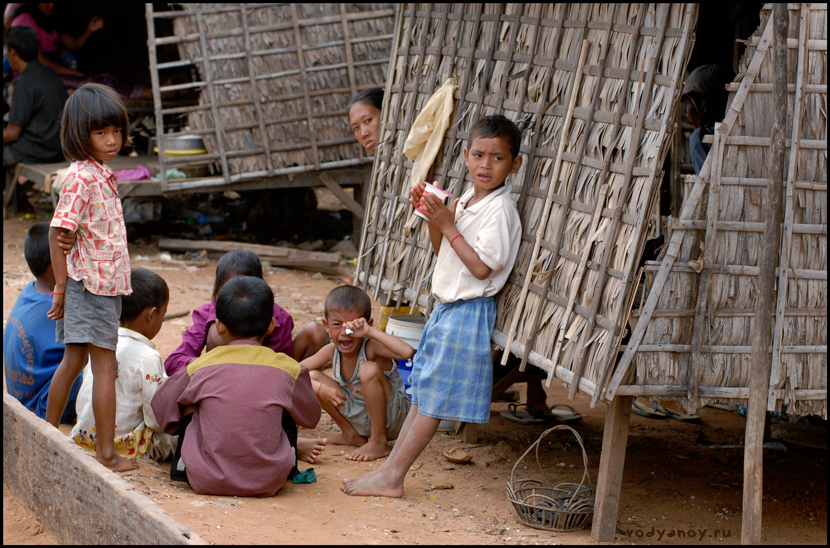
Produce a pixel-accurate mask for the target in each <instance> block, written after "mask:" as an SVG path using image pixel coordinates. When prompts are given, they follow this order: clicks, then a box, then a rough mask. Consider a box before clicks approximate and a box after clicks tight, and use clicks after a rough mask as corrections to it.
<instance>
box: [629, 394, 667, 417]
mask: <svg viewBox="0 0 830 548" xmlns="http://www.w3.org/2000/svg"><path fill="white" fill-rule="evenodd" d="M656 407H657V406H656V404H655V405H654V406H650V405H646V404H644V403H643V402H641V401H640V400H638V399H637V398H634V403H632V404H631V412H632V413H635V414H637V415H640V416H641V417H646V418H649V419H667V418H669V416H668V415H667V414H665V413H663V412H661V411H658V410H657V409H656Z"/></svg>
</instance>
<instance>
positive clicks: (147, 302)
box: [120, 268, 170, 323]
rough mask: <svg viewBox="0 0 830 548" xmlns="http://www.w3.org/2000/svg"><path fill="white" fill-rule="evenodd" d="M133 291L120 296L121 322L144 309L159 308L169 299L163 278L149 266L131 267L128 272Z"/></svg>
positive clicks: (136, 315) (132, 317) (129, 320)
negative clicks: (130, 270)
mask: <svg viewBox="0 0 830 548" xmlns="http://www.w3.org/2000/svg"><path fill="white" fill-rule="evenodd" d="M130 285H132V287H133V292H132V293H130V294H129V295H122V297H121V318H120V320H121V322H122V323H123V322H131V321H133V320H134V319H136V318H138V317H139V316H140V315H141V313H142V312H144V311H145V310H146V309H148V308H150V307H152V306H155V307H156V308H158V309H159V310H161V308H162V307H163V306H164V305H165V304H167V302H168V301H169V300H170V290H169V289H168V288H167V282H165V281H164V278H162V277H161V276H159V275H158V274H156V273H155V272H153V271H152V270H150V269H149V268H133V269H132V272H131V273H130Z"/></svg>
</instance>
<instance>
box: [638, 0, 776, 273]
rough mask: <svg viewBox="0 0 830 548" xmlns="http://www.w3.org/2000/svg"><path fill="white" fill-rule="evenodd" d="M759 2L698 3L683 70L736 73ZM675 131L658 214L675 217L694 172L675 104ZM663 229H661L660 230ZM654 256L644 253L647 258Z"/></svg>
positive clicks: (684, 123)
mask: <svg viewBox="0 0 830 548" xmlns="http://www.w3.org/2000/svg"><path fill="white" fill-rule="evenodd" d="M761 6H763V3H762V2H746V3H745V2H701V3H700V5H699V10H700V11H699V13H698V18H697V26H696V29H695V43H694V47H693V49H692V55H691V58H690V59H689V64H688V65H687V67H686V73H687V74H689V73H691V72H692V71H693V70H694V69H695V68H697V67H699V66H701V65H707V64H716V65H720V66H723V67H726V68H728V69H730V70H732V72H733V73H734V72H736V71H737V68H738V63H739V61H740V59H741V56H742V55H743V53H744V50H745V49H746V46H745V45H744V44H743V42H744V41H745V40H746V39H747V38H749V36H750V35H751V34H752V33H753V32H754V31H755V29H757V28H758V24H759V23H760V12H761ZM677 109H678V110H677V113H676V121H677V124H678V130H677V131H676V132H675V136H674V139H673V140H672V144H671V150H670V152H669V154H668V155H667V156H666V161H665V163H664V165H663V170H664V172H663V180H662V184H661V186H660V210H659V211H660V216H661V218H663V219H665V218H666V217H668V216H669V215H671V216H674V217H677V215H678V214H679V212H680V209H681V207H682V205H683V182H682V177H683V175H686V174H691V173H694V170H693V168H692V161H691V157H690V153H689V135H691V133H692V131H693V130H694V128H693V127H692V125H691V124H690V123H689V121H688V120H687V119H686V116H685V115H684V113H683V105H682V102H680V103H679V104H678V106H677ZM662 232H663V230H662V229H661V233H662ZM653 258H654V257H653V256H651V257H649V256H646V257H644V259H646V260H650V259H653Z"/></svg>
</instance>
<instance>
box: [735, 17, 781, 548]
mask: <svg viewBox="0 0 830 548" xmlns="http://www.w3.org/2000/svg"><path fill="white" fill-rule="evenodd" d="M772 13H773V24H774V29H775V30H774V36H773V42H772V43H773V47H772V49H773V60H774V61H773V62H774V71H773V72H774V74H775V82H774V83H773V101H772V102H773V104H774V105H775V106H774V107H773V108H774V110H773V122H772V130H771V132H770V135H771V139H770V154H769V168H768V171H769V183H768V185H767V193H766V199H765V203H766V204H767V207H766V208H764V209H765V211H766V212H767V215H766V216H765V226H764V236H763V238H762V240H761V242H760V244H761V251H760V254H759V258H758V265H759V267H760V274H759V276H758V293H757V297H756V300H755V302H756V305H755V317H754V318H753V329H752V357H751V364H752V370H751V371H750V377H749V404H748V406H747V415H746V438H745V442H744V494H743V518H742V520H741V544H760V543H761V505H762V496H763V485H764V483H763V480H764V473H763V472H764V471H763V468H764V466H763V464H764V422H765V419H766V412H767V397H768V395H769V379H770V370H771V368H772V358H771V355H770V351H769V350H770V345H771V344H772V334H771V329H772V313H773V310H774V306H775V302H776V299H775V268H776V266H777V265H778V262H779V249H780V246H781V223H782V221H783V217H784V215H783V186H784V183H783V178H784V161H785V151H784V141H785V139H786V124H787V34H788V26H789V25H788V23H789V14H788V13H787V4H780V3H778V4H774V8H773V12H772Z"/></svg>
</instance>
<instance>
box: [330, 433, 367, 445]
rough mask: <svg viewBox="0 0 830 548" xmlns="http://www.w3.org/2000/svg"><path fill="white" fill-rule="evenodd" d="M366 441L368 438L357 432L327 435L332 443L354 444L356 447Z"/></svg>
mask: <svg viewBox="0 0 830 548" xmlns="http://www.w3.org/2000/svg"><path fill="white" fill-rule="evenodd" d="M367 441H369V440H368V439H366V438H364V437H363V436H360V435H357V434H355V435H354V436H347V435H346V434H343V433H340V434H334V435H332V436H329V443H333V444H334V445H354V446H356V447H360V446H361V445H364V444H365V443H366V442H367Z"/></svg>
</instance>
